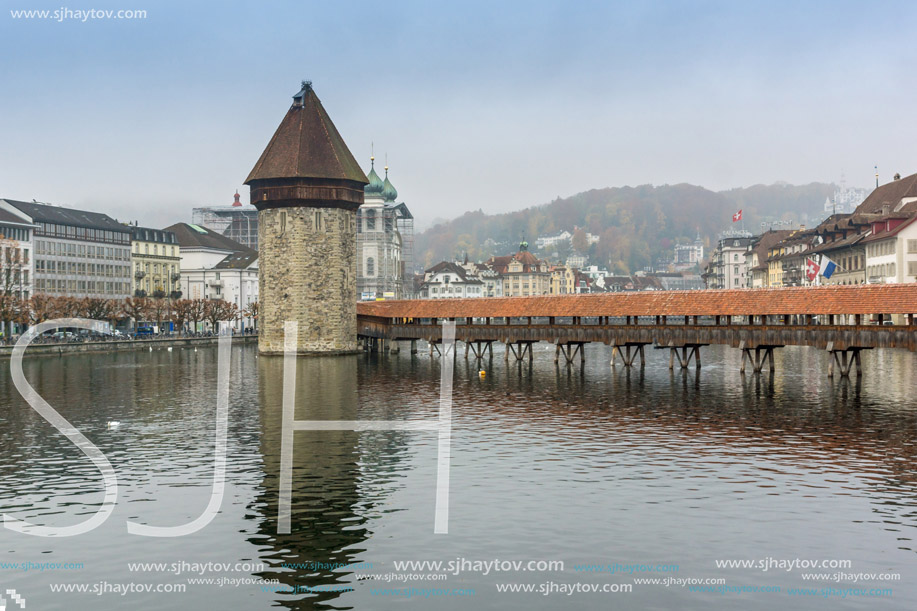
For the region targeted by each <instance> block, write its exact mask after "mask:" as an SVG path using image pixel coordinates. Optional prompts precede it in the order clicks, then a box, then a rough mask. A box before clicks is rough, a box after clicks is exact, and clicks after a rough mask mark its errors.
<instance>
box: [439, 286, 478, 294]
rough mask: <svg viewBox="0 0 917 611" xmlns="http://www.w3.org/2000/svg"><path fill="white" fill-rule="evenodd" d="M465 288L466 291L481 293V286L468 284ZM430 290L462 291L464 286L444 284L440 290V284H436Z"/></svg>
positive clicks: (440, 291) (444, 291)
mask: <svg viewBox="0 0 917 611" xmlns="http://www.w3.org/2000/svg"><path fill="white" fill-rule="evenodd" d="M464 288H465V293H480V292H481V287H480V286H466V287H464ZM430 291H431V292H432V293H461V292H462V287H460V286H459V287H454V286H444V287H443V288H442V290H440V289H439V287H438V286H434V287H431V288H430Z"/></svg>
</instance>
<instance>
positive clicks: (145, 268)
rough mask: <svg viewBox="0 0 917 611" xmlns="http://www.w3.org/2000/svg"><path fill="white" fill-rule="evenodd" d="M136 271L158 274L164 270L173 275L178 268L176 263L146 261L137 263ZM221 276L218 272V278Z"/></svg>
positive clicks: (165, 272)
mask: <svg viewBox="0 0 917 611" xmlns="http://www.w3.org/2000/svg"><path fill="white" fill-rule="evenodd" d="M134 271H135V272H146V273H147V274H149V273H150V272H151V271H152V272H153V274H154V275H156V276H158V275H160V272H162V273H163V274H168V275H169V276H171V275H172V274H175V273H178V268H177V267H176V266H175V265H167V264H165V263H163V264H159V263H153V264H152V265H151V264H149V263H144V264H143V265H141V264H140V263H137V264H136V265H135V266H134ZM219 278H220V274H219V272H217V280H219Z"/></svg>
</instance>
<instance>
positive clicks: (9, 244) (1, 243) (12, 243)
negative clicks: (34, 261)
mask: <svg viewBox="0 0 917 611" xmlns="http://www.w3.org/2000/svg"><path fill="white" fill-rule="evenodd" d="M25 264H26V261H25V255H24V254H23V252H22V248H21V247H20V244H19V241H18V240H11V239H9V238H6V237H5V236H4V235H3V234H2V233H0V295H10V296H13V297H20V296H21V295H22V288H23V286H22V281H23V269H22V268H23V266H24V265H25Z"/></svg>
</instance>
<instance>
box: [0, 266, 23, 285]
mask: <svg viewBox="0 0 917 611" xmlns="http://www.w3.org/2000/svg"><path fill="white" fill-rule="evenodd" d="M0 283H2V287H3V288H4V289H6V287H11V286H22V285H23V284H28V283H29V270H27V269H23V270H20V269H14V268H6V269H3V268H2V267H0Z"/></svg>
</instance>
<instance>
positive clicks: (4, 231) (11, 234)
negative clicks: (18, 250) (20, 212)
mask: <svg viewBox="0 0 917 611" xmlns="http://www.w3.org/2000/svg"><path fill="white" fill-rule="evenodd" d="M0 238H6V239H8V240H16V241H17V242H28V241H30V240H29V238H30V236H29V230H28V229H23V228H22V227H7V226H5V225H0Z"/></svg>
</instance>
